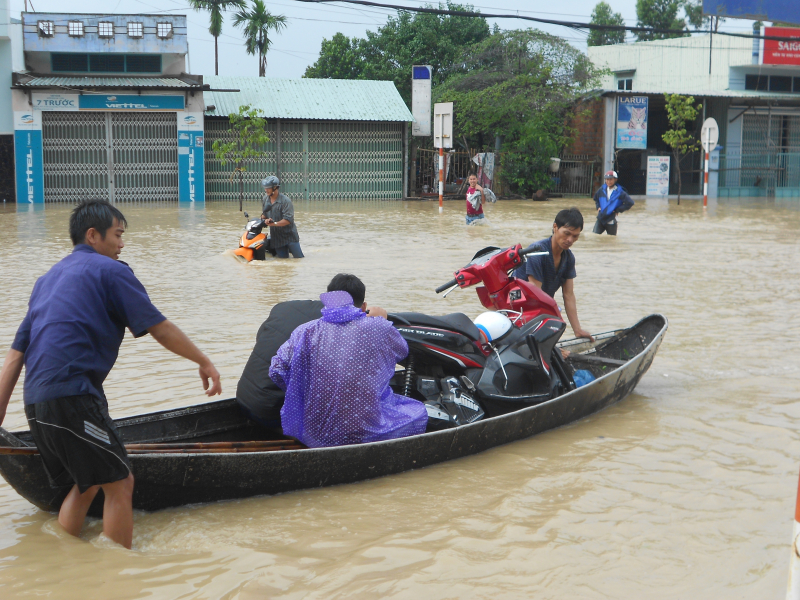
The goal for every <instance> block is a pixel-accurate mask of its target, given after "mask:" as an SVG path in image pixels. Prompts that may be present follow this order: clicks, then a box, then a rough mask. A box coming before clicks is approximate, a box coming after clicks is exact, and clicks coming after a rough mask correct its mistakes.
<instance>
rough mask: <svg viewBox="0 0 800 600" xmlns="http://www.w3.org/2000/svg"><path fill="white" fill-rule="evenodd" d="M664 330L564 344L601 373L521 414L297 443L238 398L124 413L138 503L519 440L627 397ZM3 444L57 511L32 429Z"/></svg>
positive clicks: (197, 499)
mask: <svg viewBox="0 0 800 600" xmlns="http://www.w3.org/2000/svg"><path fill="white" fill-rule="evenodd" d="M666 330H667V319H666V318H665V317H664V316H662V315H658V314H655V315H650V316H649V317H646V318H644V319H642V320H641V321H639V322H638V323H637V324H636V325H634V326H633V327H631V328H629V329H624V330H619V331H614V332H609V333H607V334H603V335H599V336H597V339H596V340H595V342H593V343H589V342H586V341H585V340H571V341H566V342H563V343H562V344H561V347H562V348H566V349H568V350H570V351H571V353H572V354H571V356H570V358H569V359H568V361H569V362H570V363H571V364H572V365H573V366H574V367H575V368H576V369H588V370H590V371H592V373H593V374H594V375H595V376H596V377H597V379H596V380H595V381H593V382H591V383H589V384H587V385H585V386H583V387H580V388H578V389H576V390H573V391H571V392H569V393H568V394H564V395H563V396H559V397H558V398H554V399H552V400H549V401H547V402H543V403H541V404H538V405H536V406H531V407H529V408H525V409H522V410H519V411H517V412H513V413H510V414H506V415H502V416H498V417H493V418H490V419H484V420H482V421H478V422H476V423H472V424H471V425H466V426H463V427H458V428H455V429H447V430H444V431H437V432H432V433H424V434H421V435H416V436H412V437H407V438H402V439H398V440H390V441H385V442H375V443H370V444H359V445H351V446H337V447H333V448H316V449H310V448H298V447H297V444H296V443H295V442H294V441H293V440H287V439H286V438H285V436H283V435H282V433H281V432H280V430H279V429H278V430H273V429H268V428H265V427H261V426H259V425H256V424H254V423H252V422H251V421H249V420H248V419H247V418H246V417H244V416H243V415H242V414H241V412H240V411H239V408H238V405H237V404H236V400H235V399H233V398H232V399H228V400H219V401H216V402H208V403H204V404H198V405H196V406H190V407H187V408H179V409H173V410H165V411H160V412H154V413H148V414H143V415H139V416H134V417H127V418H124V419H118V420H117V421H116V424H117V427H118V428H119V431H120V434H121V436H122V439H123V441H124V442H125V444H126V445H128V444H136V445H137V446H134V448H138V449H139V450H141V449H142V448H145V449H147V450H142V451H138V450H137V452H136V453H131V455H130V460H131V464H132V465H133V473H134V476H135V478H136V484H135V490H134V495H133V506H134V508H136V509H140V510H146V511H153V510H160V509H163V508H168V507H173V506H181V505H185V504H195V503H201V502H215V501H219V500H230V499H235V498H247V497H250V496H259V495H265V494H279V493H282V492H290V491H293V490H301V489H308V488H316V487H323V486H329V485H338V484H343V483H353V482H356V481H363V480H365V479H372V478H374V477H382V476H384V475H392V474H395V473H402V472H403V471H409V470H411V469H419V468H422V467H427V466H429V465H433V464H436V463H440V462H444V461H447V460H453V459H456V458H461V457H464V456H468V455H470V454H476V453H478V452H483V451H484V450H487V449H489V448H493V447H494V446H499V445H501V444H507V443H509V442H514V441H516V440H521V439H524V438H527V437H530V436H533V435H536V434H537V433H541V432H543V431H547V430H549V429H553V428H556V427H560V426H562V425H566V424H568V423H572V422H574V421H576V420H578V419H581V418H583V417H585V416H587V415H590V414H592V413H594V412H597V411H599V410H602V409H603V408H606V407H607V406H609V405H611V404H613V403H615V402H618V401H619V400H622V399H623V398H625V396H627V395H628V394H630V393H631V392H632V391H633V389H634V388H635V387H636V384H637V383H639V380H640V379H641V378H642V376H643V375H644V374H645V373H646V372H647V369H648V368H649V367H650V365H651V363H652V362H653V358H654V357H655V354H656V351H657V350H658V347H659V346H660V344H661V341H662V339H663V337H664V334H665V333H666ZM267 440H276V442H273V443H265V444H264V445H263V446H264V448H263V449H262V450H259V445H258V444H252V443H251V444H249V445H245V446H244V448H245V450H241V451H238V450H237V451H223V450H219V451H218V450H216V449H217V448H221V447H224V446H226V444H222V445H220V444H218V443H219V442H258V441H267ZM277 440H284V441H283V442H277ZM215 442H216V443H217V444H215ZM151 444H158V446H156V447H153V446H151ZM164 444H170V445H169V446H165V445H164ZM175 444H178V445H180V446H174V445H175ZM229 445H233V444H229ZM0 446H3V447H12V448H15V449H19V450H9V451H6V453H0V474H2V476H3V478H4V479H5V480H6V481H7V482H8V483H9V485H11V486H12V487H13V488H14V489H15V490H16V491H17V492H18V493H19V494H20V495H21V496H22V497H24V498H25V499H27V500H28V501H30V502H31V503H33V504H35V505H36V506H38V507H39V508H41V509H42V510H47V511H56V510H58V508H59V507H60V506H61V502H62V500H63V499H64V496H65V495H66V494H67V492H68V491H69V489H68V488H62V489H53V488H51V487H50V485H49V484H48V481H47V476H46V474H45V471H44V468H43V466H42V461H41V457H40V456H39V455H38V454H36V453H34V452H32V449H33V447H34V443H33V440H32V438H31V435H30V432H28V431H19V432H14V433H11V432H8V431H6V430H5V429H3V428H2V427H0ZM237 447H238V448H240V449H241V448H242V447H243V446H242V445H241V444H237ZM284 447H286V448H288V449H283V448H284ZM26 448H27V449H28V450H25V449H26ZM148 448H149V449H148ZM176 448H178V449H177V450H176ZM98 496H99V497H98V499H96V500H95V503H94V504H93V505H92V510H91V511H90V512H91V514H95V515H99V514H101V513H102V494H99V495H98Z"/></svg>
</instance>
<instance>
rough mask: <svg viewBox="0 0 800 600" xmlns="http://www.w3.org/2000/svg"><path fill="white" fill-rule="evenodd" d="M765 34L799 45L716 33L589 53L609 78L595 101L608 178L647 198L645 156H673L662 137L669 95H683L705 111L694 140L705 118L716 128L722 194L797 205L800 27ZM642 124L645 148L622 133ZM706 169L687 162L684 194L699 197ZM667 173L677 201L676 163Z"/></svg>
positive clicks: (698, 159)
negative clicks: (792, 200)
mask: <svg viewBox="0 0 800 600" xmlns="http://www.w3.org/2000/svg"><path fill="white" fill-rule="evenodd" d="M765 33H766V34H767V35H779V36H785V37H789V36H791V37H797V38H798V42H788V43H787V42H780V46H779V42H777V41H775V42H771V41H770V40H766V41H765V40H761V41H759V40H755V41H754V40H752V39H747V38H736V37H730V36H723V35H713V34H711V35H701V36H694V37H685V38H675V39H668V40H659V41H653V42H639V43H635V44H618V45H613V46H596V47H591V48H589V57H590V59H591V60H592V62H593V63H594V64H595V65H596V66H598V67H602V68H606V69H607V70H608V71H607V73H608V74H607V75H606V76H605V77H604V78H603V81H602V89H601V90H600V99H599V100H597V101H596V102H597V103H598V104H599V103H602V111H600V114H601V116H599V117H598V118H597V121H598V122H601V123H602V130H603V149H602V155H603V170H604V171H605V170H609V169H612V168H614V169H616V170H617V171H619V173H620V179H621V182H622V183H623V185H625V186H626V187H628V188H629V191H630V192H631V193H634V194H644V193H645V190H646V178H647V175H646V169H647V163H648V157H650V156H669V155H670V154H671V152H670V148H669V147H668V146H667V145H666V144H665V143H664V142H663V139H662V136H663V134H664V132H666V130H667V128H668V126H669V124H668V122H667V114H666V108H665V100H664V94H665V93H669V94H681V95H686V96H693V97H694V98H695V100H696V101H697V103H698V105H700V114H699V115H698V119H697V122H696V123H694V124H693V125H692V128H693V129H694V131H695V132H696V133H697V134H698V135H699V132H700V126H701V124H702V122H703V121H704V120H705V118H707V117H713V118H714V119H715V120H716V121H717V124H718V125H719V131H720V133H719V143H718V144H719V152H720V154H721V156H720V160H719V165H718V167H717V165H716V162H715V161H712V163H711V167H712V169H713V168H715V167H717V168H718V178H712V179H713V180H714V181H715V182H716V188H717V192H718V194H719V195H720V196H777V197H781V196H785V197H798V198H800V29H787V28H781V30H780V31H770V30H769V29H767V30H766V31H765ZM784 44H785V46H784ZM640 99H646V100H644V101H642V100H640ZM637 103H638V104H637ZM631 107H634V108H636V110H631ZM642 108H644V110H645V111H646V112H644V113H643V112H642ZM642 118H644V119H645V120H646V129H644V128H643V129H642V131H646V140H645V141H644V143H642V141H641V140H632V139H631V136H629V135H626V132H625V129H626V128H627V127H630V128H631V129H635V128H636V127H639V125H641V124H642V123H638V122H636V123H635V122H634V121H636V120H637V119H639V120H641V119H642ZM601 119H602V121H600V120H601ZM628 119H629V120H628ZM596 125H597V123H594V124H593V126H595V128H596ZM579 129H580V128H579ZM631 146H634V147H631ZM703 167H704V165H703V154H702V152H696V153H694V154H692V155H690V156H688V157H687V158H686V159H685V160H684V162H682V164H681V170H682V189H683V193H688V194H699V193H702V170H703ZM670 170H671V177H670V181H671V183H670V190H669V191H670V193H671V194H674V193H675V192H676V191H677V178H676V172H675V165H674V160H673V161H671V163H670Z"/></svg>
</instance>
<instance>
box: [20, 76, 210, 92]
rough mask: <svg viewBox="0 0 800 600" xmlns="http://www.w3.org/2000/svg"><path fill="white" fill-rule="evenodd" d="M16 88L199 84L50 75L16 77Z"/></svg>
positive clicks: (198, 85) (148, 86) (142, 79)
mask: <svg viewBox="0 0 800 600" xmlns="http://www.w3.org/2000/svg"><path fill="white" fill-rule="evenodd" d="M14 85H15V86H17V87H32V88H38V87H41V88H67V89H80V88H91V87H103V88H173V89H174V88H192V87H194V88H196V87H200V85H201V84H199V83H195V84H192V83H188V82H186V81H183V80H182V79H178V78H176V77H54V76H51V75H46V76H38V75H30V76H28V75H18V79H17V81H15V82H14Z"/></svg>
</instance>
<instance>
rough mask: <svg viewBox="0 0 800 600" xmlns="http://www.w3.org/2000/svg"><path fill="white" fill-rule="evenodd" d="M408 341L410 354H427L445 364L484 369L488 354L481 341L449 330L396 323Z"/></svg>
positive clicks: (435, 360)
mask: <svg viewBox="0 0 800 600" xmlns="http://www.w3.org/2000/svg"><path fill="white" fill-rule="evenodd" d="M395 327H396V328H397V330H398V331H399V332H400V335H402V336H403V338H405V340H406V342H408V351H409V353H410V354H412V353H413V354H417V355H420V354H421V355H424V356H425V357H426V358H427V359H430V360H432V361H433V362H435V363H437V364H441V365H442V366H446V367H450V368H452V367H453V366H458V367H460V368H461V369H470V368H478V369H480V368H483V365H484V363H485V362H486V357H485V355H484V353H483V351H482V349H481V346H480V344H479V343H478V342H475V341H474V340H471V339H469V338H468V337H467V336H466V335H463V334H462V333H458V332H455V331H450V330H447V329H439V328H435V327H426V326H421V325H413V324H412V325H405V324H403V325H399V324H398V325H395Z"/></svg>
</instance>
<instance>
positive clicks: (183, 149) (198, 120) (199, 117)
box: [178, 112, 206, 202]
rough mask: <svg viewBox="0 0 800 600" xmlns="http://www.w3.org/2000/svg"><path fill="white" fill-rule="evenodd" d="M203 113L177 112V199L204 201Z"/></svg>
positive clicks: (182, 200)
mask: <svg viewBox="0 0 800 600" xmlns="http://www.w3.org/2000/svg"><path fill="white" fill-rule="evenodd" d="M204 141H205V140H204V136H203V113H201V112H187V113H178V200H180V201H181V202H205V198H206V195H205V194H206V192H205V161H204V156H205V148H204Z"/></svg>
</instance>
